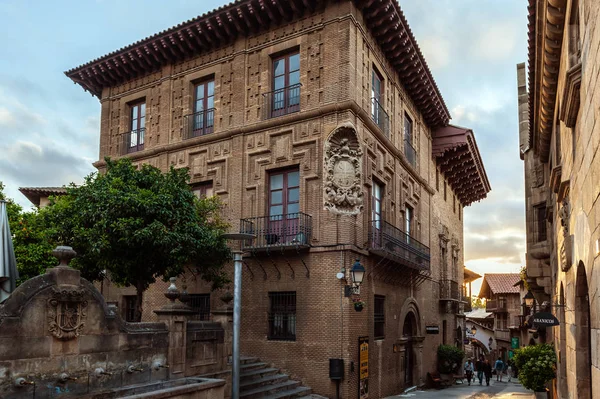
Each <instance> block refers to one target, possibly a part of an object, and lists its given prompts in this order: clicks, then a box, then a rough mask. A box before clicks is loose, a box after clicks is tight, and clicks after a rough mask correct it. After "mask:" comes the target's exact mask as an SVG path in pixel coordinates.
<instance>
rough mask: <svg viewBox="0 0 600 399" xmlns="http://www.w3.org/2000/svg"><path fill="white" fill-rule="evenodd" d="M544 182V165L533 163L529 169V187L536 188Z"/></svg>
mask: <svg viewBox="0 0 600 399" xmlns="http://www.w3.org/2000/svg"><path fill="white" fill-rule="evenodd" d="M542 184H544V165H539V164H538V165H535V167H533V168H532V169H531V187H532V188H536V187H540V186H541V185H542Z"/></svg>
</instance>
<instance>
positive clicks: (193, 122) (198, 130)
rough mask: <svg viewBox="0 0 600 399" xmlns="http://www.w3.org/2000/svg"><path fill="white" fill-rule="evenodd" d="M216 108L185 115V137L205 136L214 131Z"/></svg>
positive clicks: (185, 138)
mask: <svg viewBox="0 0 600 399" xmlns="http://www.w3.org/2000/svg"><path fill="white" fill-rule="evenodd" d="M214 126H215V109H214V108H211V109H207V110H204V111H200V112H196V113H194V114H189V115H185V116H184V117H183V139H184V140H187V139H191V138H192V137H198V136H204V135H205V134H210V133H212V132H213V131H214Z"/></svg>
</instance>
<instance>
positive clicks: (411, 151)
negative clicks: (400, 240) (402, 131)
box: [404, 139, 417, 167]
mask: <svg viewBox="0 0 600 399" xmlns="http://www.w3.org/2000/svg"><path fill="white" fill-rule="evenodd" d="M404 155H405V156H406V160H407V161H408V162H409V163H410V164H411V165H412V166H413V167H416V166H417V150H415V147H413V146H412V144H411V143H410V141H408V140H406V139H404Z"/></svg>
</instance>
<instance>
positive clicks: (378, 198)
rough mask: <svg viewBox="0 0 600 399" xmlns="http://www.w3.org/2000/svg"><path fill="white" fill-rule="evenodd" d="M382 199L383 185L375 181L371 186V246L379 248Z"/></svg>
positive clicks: (380, 243)
mask: <svg viewBox="0 0 600 399" xmlns="http://www.w3.org/2000/svg"><path fill="white" fill-rule="evenodd" d="M382 199H383V186H382V185H381V184H379V183H377V182H375V181H374V182H373V187H372V188H371V223H372V224H373V228H372V231H373V236H372V240H373V245H372V246H373V247H374V248H379V247H381V245H382V242H381V227H382V222H383V218H382V215H381V212H382V206H381V202H382Z"/></svg>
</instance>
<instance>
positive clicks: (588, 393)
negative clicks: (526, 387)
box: [575, 262, 592, 399]
mask: <svg viewBox="0 0 600 399" xmlns="http://www.w3.org/2000/svg"><path fill="white" fill-rule="evenodd" d="M575 328H576V329H577V330H576V341H577V344H576V345H577V350H576V353H575V359H576V360H575V363H576V365H575V371H576V376H577V377H576V378H577V388H576V389H577V398H579V399H588V398H591V397H592V378H591V375H590V374H591V364H592V361H591V360H592V347H591V323H590V300H589V291H588V282H587V275H586V272H585V266H584V264H583V262H579V265H578V266H577V280H576V283H575Z"/></svg>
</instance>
